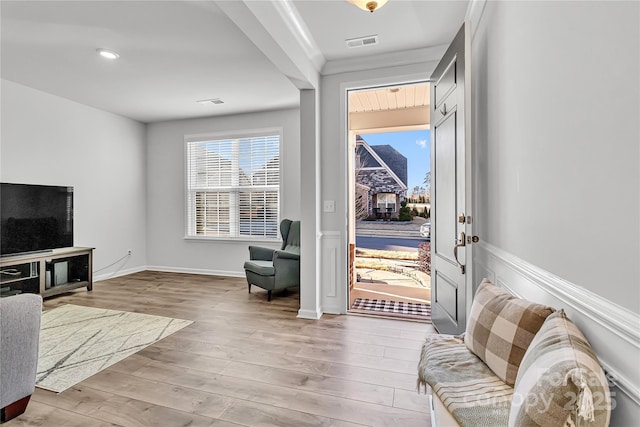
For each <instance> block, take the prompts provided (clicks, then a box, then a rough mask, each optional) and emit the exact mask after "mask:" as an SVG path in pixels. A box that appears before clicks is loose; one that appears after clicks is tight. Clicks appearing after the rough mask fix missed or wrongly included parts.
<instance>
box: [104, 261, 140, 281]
mask: <svg viewBox="0 0 640 427" xmlns="http://www.w3.org/2000/svg"><path fill="white" fill-rule="evenodd" d="M145 270H147V267H146V266H144V265H143V266H138V267H133V268H127V269H126V270H118V271H114V272H113V273H105V274H100V275H97V276H93V281H94V283H95V282H101V281H103V280H109V279H115V278H116V277H122V276H127V275H129V274H134V273H140V272H141V271H145Z"/></svg>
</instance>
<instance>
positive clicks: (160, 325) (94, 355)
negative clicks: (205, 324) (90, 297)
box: [36, 304, 193, 393]
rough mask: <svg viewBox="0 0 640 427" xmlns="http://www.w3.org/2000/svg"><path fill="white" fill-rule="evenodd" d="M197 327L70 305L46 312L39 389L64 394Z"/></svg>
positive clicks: (42, 331) (41, 335)
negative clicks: (135, 355)
mask: <svg viewBox="0 0 640 427" xmlns="http://www.w3.org/2000/svg"><path fill="white" fill-rule="evenodd" d="M191 323H193V322H192V321H190V320H180V319H172V318H169V317H161V316H152V315H148V314H140V313H130V312H125V311H115V310H105V309H101V308H92V307H81V306H77V305H70V304H69V305H63V306H60V307H57V308H54V309H53V310H49V311H45V312H44V313H42V324H41V329H40V349H39V354H38V372H37V374H36V386H37V387H40V388H42V389H45V390H50V391H55V392H58V393H60V392H62V391H64V390H66V389H67V388H69V387H71V386H72V385H74V384H77V383H79V382H80V381H82V380H84V379H86V378H89V377H90V376H92V375H94V374H96V373H98V372H100V371H101V370H103V369H105V368H107V367H109V366H111V365H113V364H114V363H116V362H119V361H120V360H122V359H124V358H125V357H127V356H130V355H132V354H134V353H136V352H137V351H139V350H142V349H143V348H145V347H147V346H149V345H151V344H153V343H155V342H156V341H159V340H161V339H162V338H164V337H167V336H169V335H171V334H173V333H174V332H177V331H179V330H180V329H182V328H184V327H185V326H188V325H190V324H191Z"/></svg>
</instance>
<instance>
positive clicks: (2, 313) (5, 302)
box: [0, 294, 42, 422]
mask: <svg viewBox="0 0 640 427" xmlns="http://www.w3.org/2000/svg"><path fill="white" fill-rule="evenodd" d="M41 318H42V297H41V296H40V295H36V294H21V295H14V296H10V297H5V298H0V361H2V362H1V363H0V408H2V409H1V417H0V418H1V420H2V422H5V421H7V420H10V419H12V418H15V417H17V416H18V415H20V414H22V413H23V412H24V411H25V409H27V404H28V403H29V399H30V398H31V394H33V390H34V389H35V385H36V369H37V367H38V344H39V339H40V319H41Z"/></svg>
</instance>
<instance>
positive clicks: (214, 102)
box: [197, 98, 224, 105]
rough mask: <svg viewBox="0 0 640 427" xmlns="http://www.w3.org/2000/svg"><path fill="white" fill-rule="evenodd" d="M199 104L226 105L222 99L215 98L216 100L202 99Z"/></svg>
mask: <svg viewBox="0 0 640 427" xmlns="http://www.w3.org/2000/svg"><path fill="white" fill-rule="evenodd" d="M197 102H198V104H202V105H208V104H224V101H223V100H221V99H220V98H214V99H202V100H200V101H197Z"/></svg>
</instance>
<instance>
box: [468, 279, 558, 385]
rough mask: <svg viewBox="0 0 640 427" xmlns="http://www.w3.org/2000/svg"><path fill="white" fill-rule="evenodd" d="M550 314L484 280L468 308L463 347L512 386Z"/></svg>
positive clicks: (547, 310)
mask: <svg viewBox="0 0 640 427" xmlns="http://www.w3.org/2000/svg"><path fill="white" fill-rule="evenodd" d="M553 311H554V310H553V309H552V308H550V307H545V306H543V305H540V304H536V303H533V302H530V301H526V300H523V299H520V298H516V297H514V296H513V295H510V294H509V293H507V292H506V291H505V290H503V289H501V288H499V287H498V286H495V285H494V284H492V283H491V282H490V281H489V280H488V279H484V280H483V281H482V283H481V284H480V286H479V287H478V290H477V291H476V295H475V298H474V300H473V304H472V305H471V312H470V313H469V318H468V321H467V333H466V335H465V342H466V345H467V347H468V348H469V350H471V351H472V352H473V353H475V354H476V355H477V356H478V357H479V358H480V359H482V361H483V362H485V363H486V364H487V365H488V366H489V368H491V370H493V372H494V373H495V374H496V375H497V376H498V377H500V379H502V380H503V381H504V382H506V383H507V384H509V385H511V386H513V385H514V384H515V382H516V375H517V374H518V368H519V367H520V361H521V360H522V357H523V356H524V353H525V351H527V348H528V347H529V344H530V343H531V341H532V340H533V337H534V336H535V335H536V333H537V332H538V330H539V329H540V327H541V326H542V324H543V323H544V320H545V319H546V318H547V316H549V315H550V314H551V313H553Z"/></svg>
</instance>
